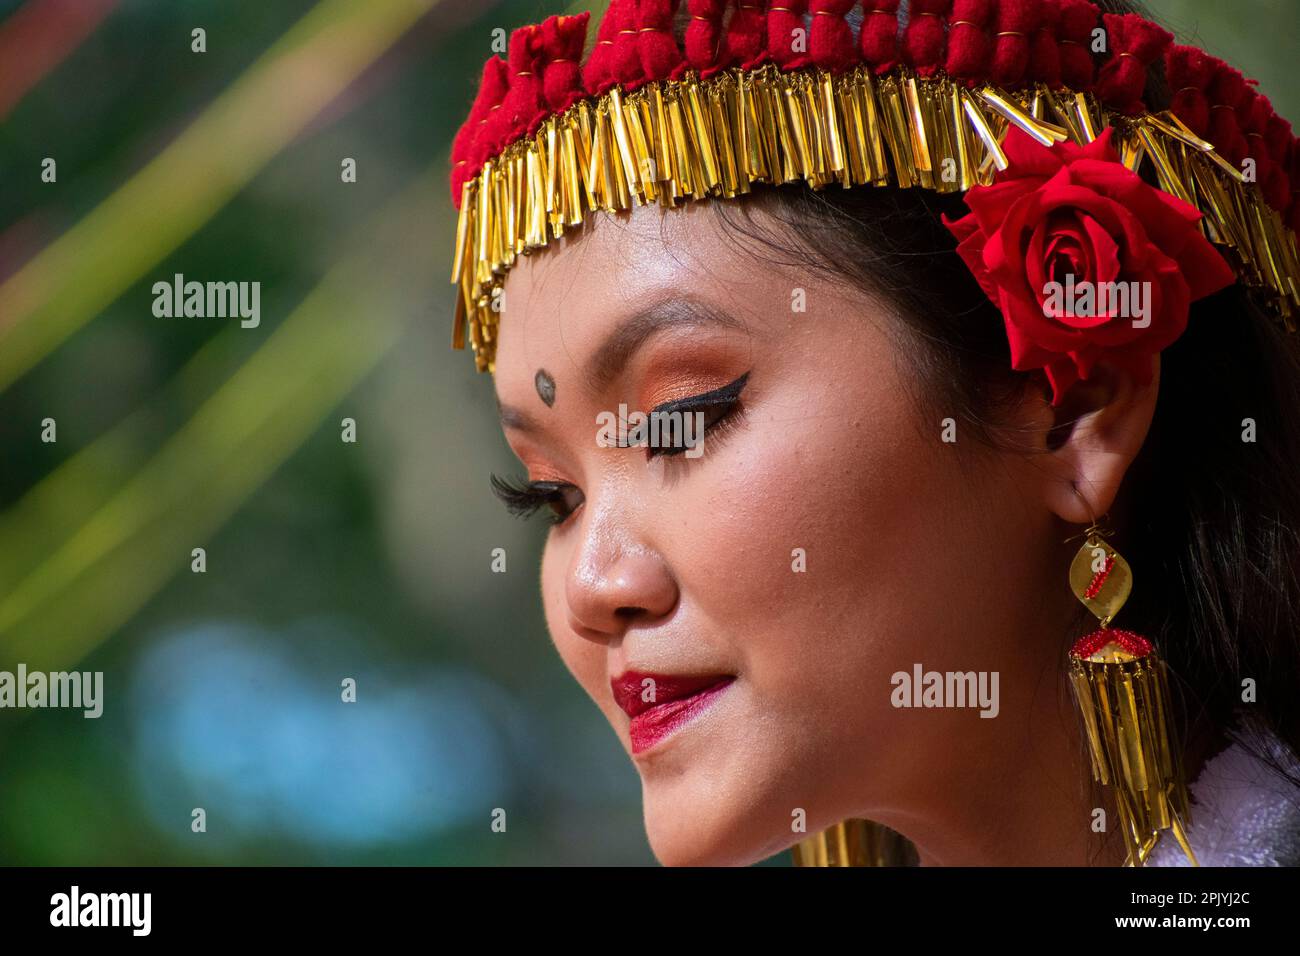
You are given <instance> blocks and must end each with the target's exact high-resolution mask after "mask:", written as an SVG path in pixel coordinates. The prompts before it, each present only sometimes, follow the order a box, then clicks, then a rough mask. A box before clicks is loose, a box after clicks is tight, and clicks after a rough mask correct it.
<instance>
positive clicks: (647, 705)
mask: <svg viewBox="0 0 1300 956" xmlns="http://www.w3.org/2000/svg"><path fill="white" fill-rule="evenodd" d="M735 679H736V678H735V677H734V676H733V675H730V674H706V675H701V676H695V677H686V676H674V675H671V674H645V673H642V672H641V671H628V672H626V673H625V674H623V675H622V676H620V677H615V678H614V679H613V680H611V681H610V682H609V684H610V687H611V688H613V691H614V700H616V701H617V702H618V706H619V707H621V708H623V712H624V713H626V714H627V715H628V716H629V717H631V718H632V723H631V727H630V728H629V729H630V733H631V738H632V753H634V754H639V753H641V752H642V751H644V750H649V749H650V748H651V747H653V746H654V745H655V744H657V743H658V742H659V741H661V740H663V739H664V738H665V737H667V736H668V735H669V734H671V733H672V732H673V731H675V730H677V728H679V727H681V726H682V725H683V724H685V723H686V722H687V721H689V720H690V719H691V718H692V717H694V716H695V715H696V714H698V713H700V712H701V711H702V710H704V709H705V708H706V707H708V706H709V705H710V704H711V703H712V702H713V701H714V700H715V699H716V698H717V696H718V695H719V694H720V693H722V691H724V690H726V688H727V686H728V685H729V684H730V683H731V682H732V681H733V680H735Z"/></svg>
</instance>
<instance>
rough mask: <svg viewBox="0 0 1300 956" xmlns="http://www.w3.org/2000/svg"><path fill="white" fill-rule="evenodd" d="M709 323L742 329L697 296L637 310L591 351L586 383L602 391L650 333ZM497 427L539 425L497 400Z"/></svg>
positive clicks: (736, 321)
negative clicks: (499, 422)
mask: <svg viewBox="0 0 1300 956" xmlns="http://www.w3.org/2000/svg"><path fill="white" fill-rule="evenodd" d="M689 326H712V327H715V328H723V329H735V330H744V329H746V328H747V326H746V325H745V323H743V322H741V321H740V320H739V319H737V318H735V317H734V316H731V315H729V314H727V313H726V312H723V311H721V310H719V309H716V308H714V307H713V306H711V305H709V304H707V303H705V302H701V301H700V300H699V299H694V298H687V297H683V296H670V297H667V298H663V299H660V300H658V301H656V302H652V303H650V304H649V305H646V306H644V307H643V308H641V309H639V310H637V311H636V312H634V313H633V314H632V315H630V316H628V317H627V318H626V319H624V320H623V321H622V322H620V323H619V324H618V326H617V327H615V328H614V329H613V330H612V331H611V332H610V333H609V334H608V335H607V336H605V338H604V340H603V341H601V343H600V345H598V346H597V347H596V349H595V350H594V351H593V352H592V357H591V359H590V360H589V362H588V363H587V364H588V369H589V371H588V384H589V385H590V386H591V388H592V389H593V390H595V391H598V392H599V391H602V390H603V389H605V388H607V387H608V386H609V384H610V383H611V382H612V381H613V380H614V379H615V378H616V377H618V375H619V373H620V372H622V371H623V369H624V367H625V366H626V365H627V363H628V360H629V359H630V358H631V357H632V356H633V355H634V354H635V353H636V350H637V349H639V348H640V347H641V346H642V345H644V344H645V342H646V340H648V339H649V338H650V337H651V336H654V335H657V334H658V333H660V332H663V331H666V330H668V329H672V328H681V327H689ZM497 410H498V412H499V413H500V416H501V427H502V428H509V429H513V430H516V431H525V432H529V431H537V430H538V429H539V427H540V426H539V425H538V423H537V421H536V419H534V418H533V417H532V416H531V415H529V414H528V413H527V412H525V411H523V410H522V409H519V408H515V407H514V406H512V405H503V404H502V403H501V400H500V398H498V399H497Z"/></svg>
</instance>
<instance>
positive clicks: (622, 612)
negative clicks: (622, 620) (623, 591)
mask: <svg viewBox="0 0 1300 956" xmlns="http://www.w3.org/2000/svg"><path fill="white" fill-rule="evenodd" d="M644 613H645V608H643V607H620V608H615V609H614V614H615V616H617V617H636V616H637V615H639V614H644Z"/></svg>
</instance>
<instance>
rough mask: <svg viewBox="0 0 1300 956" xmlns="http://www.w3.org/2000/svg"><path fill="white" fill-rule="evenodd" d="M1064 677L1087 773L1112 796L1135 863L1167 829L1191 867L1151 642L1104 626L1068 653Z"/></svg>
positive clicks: (1162, 680) (1164, 689)
mask: <svg viewBox="0 0 1300 956" xmlns="http://www.w3.org/2000/svg"><path fill="white" fill-rule="evenodd" d="M1070 678H1071V687H1072V689H1073V691H1074V698H1075V702H1076V704H1077V705H1078V707H1079V713H1080V715H1081V716H1082V718H1083V724H1084V729H1085V731H1086V734H1087V737H1088V752H1089V754H1090V755H1091V757H1092V776H1093V779H1094V780H1096V781H1097V782H1098V783H1100V784H1102V785H1104V786H1108V787H1110V788H1111V789H1112V791H1113V793H1114V795H1115V803H1116V809H1117V812H1118V816H1119V822H1120V827H1121V829H1122V830H1123V832H1124V841H1125V844H1126V846H1127V848H1128V858H1127V860H1126V865H1127V866H1141V865H1142V864H1143V863H1145V862H1146V859H1147V857H1148V856H1150V855H1151V851H1152V850H1154V849H1155V846H1156V843H1157V841H1158V840H1159V838H1160V834H1161V831H1163V830H1171V831H1172V832H1173V834H1174V838H1175V839H1177V840H1178V844H1179V846H1181V847H1182V849H1183V852H1184V853H1186V854H1187V858H1188V860H1190V861H1191V863H1192V865H1193V866H1197V865H1199V864H1198V863H1197V860H1196V856H1195V854H1193V853H1192V849H1191V846H1190V845H1189V844H1188V842H1187V834H1186V831H1185V830H1184V821H1190V815H1189V813H1188V806H1187V789H1186V787H1185V786H1184V785H1183V778H1182V773H1181V772H1180V771H1181V768H1180V767H1179V760H1178V754H1177V752H1176V751H1175V750H1174V748H1173V746H1171V743H1170V741H1171V739H1172V738H1171V735H1170V733H1169V729H1170V728H1169V683H1168V678H1167V676H1166V668H1165V663H1164V661H1162V660H1161V659H1160V657H1159V655H1158V654H1156V652H1155V649H1154V648H1153V647H1152V646H1151V642H1150V641H1148V640H1147V639H1146V638H1144V637H1142V636H1141V635H1139V634H1134V633H1133V632H1132V631H1123V630H1118V629H1114V628H1102V629H1101V630H1099V631H1094V632H1093V633H1091V634H1089V635H1087V636H1086V637H1083V638H1081V639H1080V640H1079V641H1078V642H1077V643H1075V645H1074V647H1073V648H1071V650H1070Z"/></svg>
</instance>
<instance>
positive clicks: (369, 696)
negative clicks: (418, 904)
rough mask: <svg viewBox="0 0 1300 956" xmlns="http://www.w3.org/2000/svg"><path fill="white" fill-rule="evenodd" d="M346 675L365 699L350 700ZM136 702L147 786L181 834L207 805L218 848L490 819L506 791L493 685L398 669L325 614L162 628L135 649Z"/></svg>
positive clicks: (359, 840)
mask: <svg viewBox="0 0 1300 956" xmlns="http://www.w3.org/2000/svg"><path fill="white" fill-rule="evenodd" d="M399 667H401V665H398V664H395V665H393V667H392V670H394V671H396V670H397V669H398V668H399ZM344 677H354V678H356V679H357V683H358V690H357V702H356V703H344V702H342V700H341V692H342V688H341V681H342V679H343V678H344ZM131 704H132V707H131V713H132V717H131V719H132V722H133V743H134V751H135V763H136V767H135V769H136V774H137V780H138V784H139V787H140V789H141V791H142V794H143V797H144V800H145V803H146V805H147V806H148V807H149V809H150V813H151V815H152V816H153V817H154V819H155V821H156V823H157V824H158V825H159V826H160V827H161V828H163V829H164V830H167V831H173V832H177V834H178V836H181V835H188V834H189V832H190V831H189V820H190V811H191V809H192V808H194V807H203V808H204V809H205V810H206V812H207V827H208V834H207V835H208V836H209V837H215V838H217V839H218V840H219V841H220V842H223V843H224V842H226V840H227V839H228V838H229V839H232V840H235V841H240V840H249V839H256V838H258V837H268V836H280V837H289V838H292V839H296V840H301V841H305V842H309V843H314V844H332V845H349V846H356V845H358V844H376V845H377V844H384V843H389V842H395V841H405V840H410V839H412V838H422V837H429V836H435V835H437V834H438V833H439V832H440V831H443V830H446V829H448V828H451V827H455V826H459V825H463V824H465V823H467V822H473V823H475V824H479V825H482V826H484V827H486V826H487V823H488V820H489V816H490V813H491V810H492V808H493V807H496V806H502V805H503V804H504V803H505V802H506V800H507V799H508V796H509V793H510V791H511V790H512V789H513V786H512V784H513V781H512V773H511V766H512V762H511V760H510V754H509V749H508V748H509V741H508V739H507V738H508V734H509V728H508V727H502V726H499V725H498V723H497V722H495V721H494V720H493V716H494V715H498V714H501V713H502V708H503V706H504V707H506V708H507V709H509V707H510V705H509V702H508V701H507V700H506V698H505V696H504V695H503V694H502V693H501V692H500V691H499V690H498V688H496V687H495V686H494V685H492V684H490V683H488V682H486V681H484V680H483V679H482V678H481V677H478V676H477V675H474V674H472V673H469V672H465V671H437V672H424V673H414V674H412V673H409V672H406V671H405V670H403V672H402V673H401V674H400V678H399V677H395V676H393V675H392V674H390V673H386V672H385V671H384V670H383V669H382V664H381V663H377V662H375V661H374V660H373V654H370V653H368V652H367V650H366V648H365V647H364V645H363V644H362V643H361V642H359V641H356V640H354V639H351V638H349V637H348V636H347V635H346V634H345V633H343V632H342V631H341V630H340V625H338V624H335V623H332V622H313V624H312V626H311V627H310V628H309V629H308V628H304V629H302V632H301V633H298V634H293V633H281V632H268V631H263V630H259V629H256V628H252V627H248V626H245V625H239V624H229V623H217V622H206V623H203V624H200V625H198V626H195V627H193V628H191V629H188V630H185V631H183V632H180V633H177V634H175V635H171V636H168V637H166V638H164V639H162V640H160V641H158V642H156V643H154V644H153V645H152V646H151V647H150V648H149V649H148V651H147V652H146V653H145V654H144V656H143V657H142V658H141V660H140V662H139V665H138V668H137V670H136V673H135V676H134V680H133V685H132V690H131ZM504 723H506V724H508V725H515V724H517V723H518V721H517V719H516V715H512V714H509V713H506V714H505V715H504Z"/></svg>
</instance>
